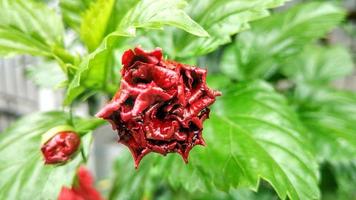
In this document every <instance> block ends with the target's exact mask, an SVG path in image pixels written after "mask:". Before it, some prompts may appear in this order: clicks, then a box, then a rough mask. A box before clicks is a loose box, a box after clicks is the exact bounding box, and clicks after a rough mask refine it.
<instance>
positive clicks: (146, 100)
mask: <svg viewBox="0 0 356 200" xmlns="http://www.w3.org/2000/svg"><path fill="white" fill-rule="evenodd" d="M122 64H123V69H122V71H121V75H122V79H121V85H120V89H119V91H118V92H117V93H116V95H115V96H114V98H113V99H112V100H111V102H110V103H108V104H107V105H106V106H105V107H104V108H103V109H102V110H101V111H100V112H99V113H98V114H97V116H98V117H100V118H103V119H106V120H108V121H109V122H110V123H111V124H112V126H113V129H114V130H117V132H118V135H119V137H120V139H119V142H120V143H122V144H124V145H126V146H127V147H128V148H129V149H130V151H131V153H132V155H133V157H134V159H135V167H136V168H137V166H138V164H139V162H140V160H141V159H142V157H143V156H145V155H146V154H147V153H149V152H157V153H160V154H163V155H165V154H167V153H170V152H177V153H179V154H180V155H182V157H183V159H184V161H185V162H188V154H189V151H190V150H191V149H192V148H193V146H195V145H204V144H205V142H204V140H203V138H202V130H203V121H204V120H205V119H207V118H208V117H209V108H208V106H209V105H211V104H212V103H214V101H215V97H216V96H219V95H220V92H218V91H214V90H211V89H210V88H208V86H207V84H206V70H205V69H201V68H198V67H192V66H189V65H185V64H181V63H178V62H175V61H169V60H164V59H163V58H162V51H161V50H160V49H156V50H154V51H152V52H146V51H144V50H142V49H141V48H135V49H134V50H131V49H130V50H128V51H126V52H125V53H124V55H123V56H122Z"/></svg>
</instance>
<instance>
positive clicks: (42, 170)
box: [0, 112, 98, 199]
mask: <svg viewBox="0 0 356 200" xmlns="http://www.w3.org/2000/svg"><path fill="white" fill-rule="evenodd" d="M66 123H67V115H66V114H65V113H62V112H47V113H37V114H32V115H29V116H26V117H24V118H21V119H20V120H19V121H17V122H16V123H15V124H13V125H12V126H11V127H10V128H8V129H7V130H5V131H4V132H3V133H1V134H0V155H1V156H0V176H1V180H0V188H1V190H0V199H56V198H57V197H58V194H59V191H60V189H61V188H62V186H67V187H70V186H71V185H72V182H73V179H74V176H75V172H76V169H77V167H78V166H79V165H80V164H81V163H83V157H82V155H81V154H80V153H78V154H77V155H75V157H74V158H73V159H72V160H70V161H68V162H67V163H66V164H64V165H57V166H54V165H44V161H43V158H42V154H41V151H40V147H41V145H40V144H41V136H42V134H44V133H45V132H46V131H48V130H49V129H51V128H53V127H55V126H58V125H63V124H66ZM74 123H75V125H76V130H77V131H78V132H83V131H84V130H87V129H85V126H86V125H85V124H86V123H88V121H86V120H82V119H75V120H74ZM95 124H96V125H98V123H95ZM91 130H92V129H91ZM91 138H92V136H91V134H86V135H84V136H82V138H81V141H82V142H81V148H82V149H83V151H84V155H85V156H87V155H88V151H89V146H90V142H91Z"/></svg>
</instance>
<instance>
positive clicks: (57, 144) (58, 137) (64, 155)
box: [41, 131, 80, 164]
mask: <svg viewBox="0 0 356 200" xmlns="http://www.w3.org/2000/svg"><path fill="white" fill-rule="evenodd" d="M79 144H80V137H79V136H78V135H77V134H76V133H75V132H73V131H61V132H58V133H55V135H54V136H53V137H51V138H50V139H49V140H48V141H47V142H46V143H45V144H43V146H42V147H41V151H42V154H43V157H44V160H45V164H58V163H63V162H66V161H67V160H69V159H70V157H71V156H72V155H73V154H74V153H75V152H76V151H77V149H78V147H79Z"/></svg>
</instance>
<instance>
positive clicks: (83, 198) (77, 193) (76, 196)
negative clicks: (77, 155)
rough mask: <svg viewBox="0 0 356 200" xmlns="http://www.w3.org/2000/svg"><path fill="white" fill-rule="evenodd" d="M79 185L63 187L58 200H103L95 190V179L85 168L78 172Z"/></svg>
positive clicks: (80, 168)
mask: <svg viewBox="0 0 356 200" xmlns="http://www.w3.org/2000/svg"><path fill="white" fill-rule="evenodd" d="M77 177H78V184H77V185H74V186H73V187H72V188H67V187H62V190H61V192H60V193H59V196H58V200H103V198H102V197H101V195H100V193H99V192H98V191H97V190H96V189H95V188H94V186H93V183H94V179H93V177H92V175H91V174H90V172H89V171H88V170H87V169H86V168H85V167H82V166H81V167H79V169H78V172H77Z"/></svg>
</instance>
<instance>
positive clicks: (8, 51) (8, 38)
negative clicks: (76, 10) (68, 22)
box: [0, 0, 63, 56]
mask: <svg viewBox="0 0 356 200" xmlns="http://www.w3.org/2000/svg"><path fill="white" fill-rule="evenodd" d="M62 37H63V25H62V21H61V18H60V17H59V15H57V14H56V13H55V11H54V10H52V9H50V8H48V7H47V6H46V5H44V4H41V3H35V2H32V1H30V0H0V55H1V56H7V55H16V54H31V55H41V56H51V55H52V49H53V48H55V47H57V46H58V47H61V46H62V44H63V42H62Z"/></svg>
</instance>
